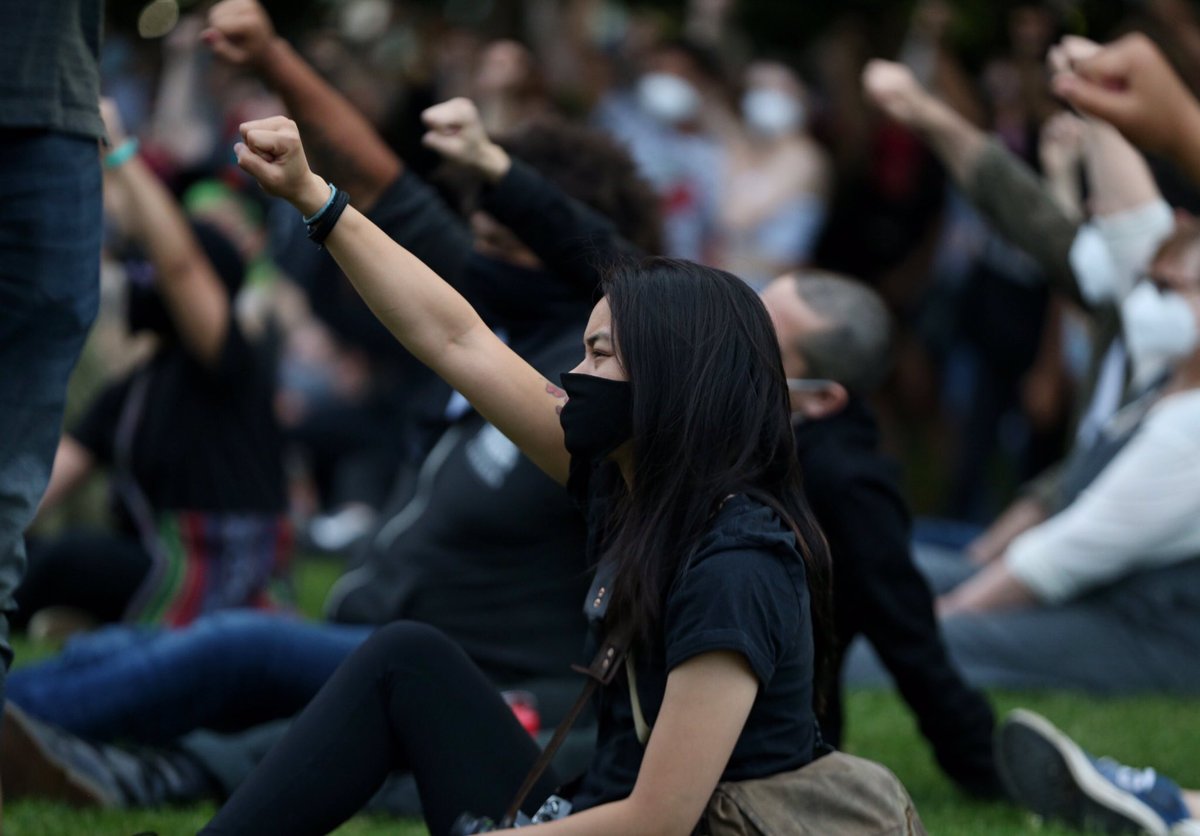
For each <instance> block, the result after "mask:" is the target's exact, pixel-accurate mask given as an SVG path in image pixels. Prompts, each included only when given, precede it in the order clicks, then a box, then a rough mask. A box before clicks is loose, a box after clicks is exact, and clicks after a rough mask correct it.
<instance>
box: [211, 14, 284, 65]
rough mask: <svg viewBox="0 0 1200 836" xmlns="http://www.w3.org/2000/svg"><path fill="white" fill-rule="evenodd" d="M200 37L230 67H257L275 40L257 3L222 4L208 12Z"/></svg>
mask: <svg viewBox="0 0 1200 836" xmlns="http://www.w3.org/2000/svg"><path fill="white" fill-rule="evenodd" d="M200 37H201V38H202V39H203V40H204V42H205V43H206V44H208V45H209V47H210V48H211V49H212V51H213V52H214V53H215V54H216V55H217V56H218V57H220V58H223V59H224V60H226V61H228V62H230V63H231V64H237V65H238V66H249V67H256V66H258V65H260V64H261V63H262V60H263V56H264V55H265V54H266V52H267V48H268V47H269V46H270V45H271V43H272V42H273V41H274V40H275V27H273V26H272V25H271V18H270V17H268V15H267V11H266V9H264V8H263V7H262V6H261V5H259V3H258V0H222V2H220V3H218V4H217V5H215V6H213V7H212V9H211V10H210V11H209V13H208V28H207V29H205V30H204V31H203V32H202V33H201V35H200Z"/></svg>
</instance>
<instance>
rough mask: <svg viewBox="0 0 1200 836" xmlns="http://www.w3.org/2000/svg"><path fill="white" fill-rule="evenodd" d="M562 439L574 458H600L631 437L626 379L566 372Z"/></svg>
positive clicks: (629, 393) (630, 391) (629, 392)
mask: <svg viewBox="0 0 1200 836" xmlns="http://www.w3.org/2000/svg"><path fill="white" fill-rule="evenodd" d="M560 379H561V380H562V388H563V390H564V391H566V393H567V397H568V398H569V399H570V400H568V401H567V405H566V406H564V407H563V409H562V414H561V415H560V416H559V420H560V421H561V422H562V428H563V441H564V442H565V444H566V446H567V452H568V453H570V454H571V457H572V458H574V459H580V460H589V461H593V460H596V459H602V458H604V457H605V456H607V455H608V454H609V453H611V452H612V451H613V450H616V449H617V448H618V447H620V446H621V445H622V444H624V443H625V442H626V441H628V440H629V439H631V438H632V437H633V389H632V388H631V387H630V385H629V381H627V380H609V379H608V378H606V377H596V376H595V375H591V374H572V373H570V372H565V373H563V374H562V376H561V377H560Z"/></svg>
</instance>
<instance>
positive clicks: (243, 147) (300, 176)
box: [233, 116, 329, 215]
mask: <svg viewBox="0 0 1200 836" xmlns="http://www.w3.org/2000/svg"><path fill="white" fill-rule="evenodd" d="M238 130H239V131H240V132H241V134H242V141H241V142H239V143H238V144H237V145H235V146H234V148H233V151H234V153H235V154H236V155H237V161H238V165H239V166H241V167H242V169H243V170H244V171H245V172H246V173H248V174H250V175H251V176H252V177H254V179H255V180H257V181H258V182H259V185H261V186H262V187H263V189H264V190H265V191H266V192H267V193H268V194H273V195H275V196H276V197H282V198H283V199H284V200H287V201H288V202H290V203H291V204H292V205H293V206H295V207H296V208H297V209H299V210H300V211H301V212H302V213H303V214H305V215H311V214H313V213H315V212H316V211H317V210H318V209H320V208H321V207H322V206H323V205H325V201H326V200H327V199H328V197H329V186H328V185H327V184H326V183H325V181H324V180H322V179H321V178H320V177H318V176H317V175H315V174H313V173H312V171H311V170H310V169H309V167H308V160H307V159H306V158H305V156H304V146H303V145H302V144H301V142H300V131H299V130H298V129H297V128H296V123H295V122H293V121H292V120H291V119H288V118H287V117H286V116H272V117H270V118H269V119H258V120H255V121H253V122H245V123H243V124H242V125H241V127H240V128H239V129H238Z"/></svg>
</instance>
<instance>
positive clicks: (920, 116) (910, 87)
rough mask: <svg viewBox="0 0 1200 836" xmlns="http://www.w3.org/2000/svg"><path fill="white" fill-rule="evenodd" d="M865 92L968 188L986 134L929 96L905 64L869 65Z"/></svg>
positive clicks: (865, 72)
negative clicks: (925, 144)
mask: <svg viewBox="0 0 1200 836" xmlns="http://www.w3.org/2000/svg"><path fill="white" fill-rule="evenodd" d="M863 89H864V90H865V91H866V94H867V97H868V98H869V99H870V100H871V101H873V102H874V103H875V105H876V106H877V107H879V108H880V109H881V110H882V111H883V112H884V113H886V114H887V115H888V116H890V117H891V118H893V119H895V120H896V121H897V122H899V123H901V124H902V125H905V126H906V127H908V128H910V129H912V130H913V131H915V132H916V133H917V134H918V135H920V137H921V139H923V140H924V141H925V142H926V143H927V144H928V145H929V147H930V148H931V149H932V150H933V152H934V154H936V155H937V157H938V159H939V160H941V161H942V165H944V166H945V167H946V169H947V171H949V172H950V176H951V177H953V178H954V181H955V182H956V183H958V184H959V185H960V186H964V187H965V186H966V184H967V181H968V178H969V177H970V176H971V173H972V171H973V170H974V168H975V165H976V163H977V162H978V161H979V158H980V156H981V155H982V154H983V150H984V148H985V147H986V146H987V143H988V139H987V135H986V134H984V132H983V131H981V130H980V129H979V128H977V127H975V126H974V125H972V124H971V123H970V122H969V121H967V120H966V119H965V118H963V117H962V116H961V115H959V113H958V112H957V111H956V110H954V109H953V108H952V107H950V106H949V105H947V104H945V103H944V102H942V101H941V100H940V99H938V98H937V97H935V96H933V95H930V94H929V93H928V92H927V91H926V90H925V89H924V88H923V87H921V85H920V84H919V83H918V82H917V79H916V76H914V75H913V73H912V70H910V69H909V68H908V67H905V66H904V65H903V64H897V63H895V62H894V61H882V60H879V59H876V60H874V61H870V62H868V63H867V66H866V68H865V69H864V70H863Z"/></svg>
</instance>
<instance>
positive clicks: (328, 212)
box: [308, 184, 350, 247]
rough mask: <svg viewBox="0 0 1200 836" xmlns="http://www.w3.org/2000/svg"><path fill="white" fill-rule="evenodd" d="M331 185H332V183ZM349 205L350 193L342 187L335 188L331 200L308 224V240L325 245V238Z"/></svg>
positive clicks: (319, 245)
mask: <svg viewBox="0 0 1200 836" xmlns="http://www.w3.org/2000/svg"><path fill="white" fill-rule="evenodd" d="M330 185H331V186H332V184H330ZM349 205H350V195H348V194H346V193H345V192H344V191H342V190H341V189H334V194H333V195H331V200H330V202H329V203H328V204H326V205H325V208H324V209H322V210H321V211H320V212H318V213H317V214H316V215H315V216H314V220H313V222H312V223H310V224H309V225H308V240H310V241H312V242H313V243H314V244H316V245H317V246H318V247H321V246H324V244H325V239H326V238H328V237H329V233H330V232H332V231H333V226H334V224H336V223H337V222H338V218H340V217H341V216H342V212H344V211H345V210H346V207H347V206H349Z"/></svg>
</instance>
